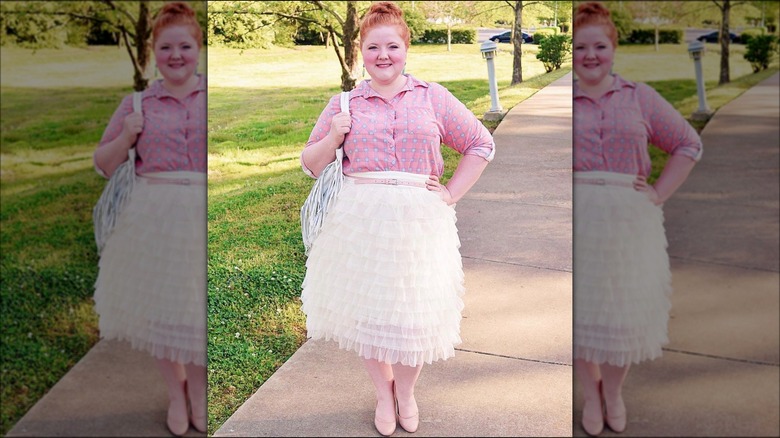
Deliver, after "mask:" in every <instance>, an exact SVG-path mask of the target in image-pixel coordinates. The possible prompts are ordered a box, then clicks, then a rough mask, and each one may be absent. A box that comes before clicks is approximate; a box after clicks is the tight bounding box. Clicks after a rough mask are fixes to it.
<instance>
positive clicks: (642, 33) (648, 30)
mask: <svg viewBox="0 0 780 438" xmlns="http://www.w3.org/2000/svg"><path fill="white" fill-rule="evenodd" d="M682 40H683V31H682V29H675V28H671V29H658V43H659V44H680V43H681V42H682ZM620 43H621V44H655V28H654V27H637V28H634V29H632V30H631V31H630V32H629V33H628V35H627V36H626V38H625V40H622V41H620Z"/></svg>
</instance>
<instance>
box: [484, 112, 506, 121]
mask: <svg viewBox="0 0 780 438" xmlns="http://www.w3.org/2000/svg"><path fill="white" fill-rule="evenodd" d="M503 118H504V112H503V111H488V112H486V113H485V115H484V116H482V120H484V121H486V122H497V121H499V120H501V119H503Z"/></svg>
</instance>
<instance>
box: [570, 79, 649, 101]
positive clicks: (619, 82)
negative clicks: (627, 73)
mask: <svg viewBox="0 0 780 438" xmlns="http://www.w3.org/2000/svg"><path fill="white" fill-rule="evenodd" d="M612 75H613V76H614V77H615V80H614V81H613V82H612V87H611V88H610V89H608V90H607V93H608V92H610V91H620V90H621V89H623V88H636V82H634V81H629V80H628V79H625V78H623V77H622V76H620V75H619V74H617V73H613V74H612ZM573 93H574V98H577V97H585V96H587V94H585V92H584V91H582V90H580V86H579V80H576V81H574V90H573ZM604 94H606V93H604Z"/></svg>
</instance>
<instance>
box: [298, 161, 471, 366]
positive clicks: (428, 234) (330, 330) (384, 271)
mask: <svg viewBox="0 0 780 438" xmlns="http://www.w3.org/2000/svg"><path fill="white" fill-rule="evenodd" d="M421 180H422V181H424V180H425V177H424V176H422V179H421ZM455 221H456V218H455V210H454V208H452V207H450V206H447V205H446V204H445V203H444V202H443V201H441V200H440V199H439V197H438V195H436V194H435V193H433V192H429V191H428V190H426V189H424V188H417V187H405V186H388V185H380V184H365V185H353V184H349V183H346V184H345V185H344V188H343V189H342V192H341V193H340V195H339V198H338V200H337V201H336V203H335V205H334V206H333V207H332V209H331V211H330V212H329V213H328V216H327V218H326V220H325V223H324V224H323V228H322V231H321V234H320V236H319V237H318V239H317V241H315V243H314V245H313V246H312V249H311V253H310V255H309V258H308V260H307V263H306V268H307V271H306V277H305V279H304V282H303V292H302V294H301V300H302V301H303V311H304V312H305V313H306V316H307V320H306V328H307V331H308V337H310V338H313V339H325V340H334V341H336V342H338V344H339V347H340V348H342V349H346V350H352V351H355V352H357V353H358V355H359V356H361V357H363V358H368V359H377V360H379V361H382V362H386V363H390V364H394V363H400V364H402V365H408V366H417V365H420V364H422V363H431V362H433V361H436V360H440V359H442V360H443V359H447V358H449V357H452V356H454V353H455V349H454V347H455V345H457V344H459V343H460V342H461V339H460V320H461V310H462V309H463V300H462V296H463V294H464V292H465V289H464V286H463V266H462V263H461V257H460V252H459V247H460V241H459V239H458V235H457V229H456V227H455Z"/></svg>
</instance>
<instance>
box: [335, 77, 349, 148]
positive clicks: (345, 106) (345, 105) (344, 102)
mask: <svg viewBox="0 0 780 438" xmlns="http://www.w3.org/2000/svg"><path fill="white" fill-rule="evenodd" d="M341 112H342V113H347V114H349V91H342V92H341ZM343 148H344V143H342V144H340V145H339V147H338V148H337V149H336V161H338V162H341V160H342V159H343V158H344V149H343Z"/></svg>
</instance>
